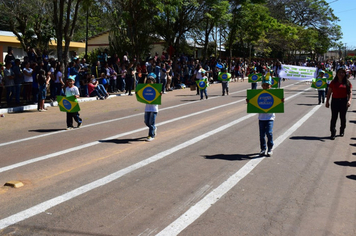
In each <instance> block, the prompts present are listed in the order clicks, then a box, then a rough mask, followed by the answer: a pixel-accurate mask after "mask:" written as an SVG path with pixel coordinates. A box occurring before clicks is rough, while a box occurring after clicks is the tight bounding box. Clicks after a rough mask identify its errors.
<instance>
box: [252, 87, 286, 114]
mask: <svg viewBox="0 0 356 236" xmlns="http://www.w3.org/2000/svg"><path fill="white" fill-rule="evenodd" d="M283 98H284V90H283V89H268V90H266V89H249V90H247V99H248V104H247V113H284V103H283V101H282V100H283Z"/></svg>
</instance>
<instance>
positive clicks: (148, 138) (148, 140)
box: [146, 136, 155, 142]
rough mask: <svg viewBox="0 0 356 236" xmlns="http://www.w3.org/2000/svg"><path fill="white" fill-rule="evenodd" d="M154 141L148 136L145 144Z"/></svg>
mask: <svg viewBox="0 0 356 236" xmlns="http://www.w3.org/2000/svg"><path fill="white" fill-rule="evenodd" d="M154 139H155V138H152V137H151V136H148V137H147V140H146V141H147V142H151V141H152V140H154Z"/></svg>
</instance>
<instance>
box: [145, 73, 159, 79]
mask: <svg viewBox="0 0 356 236" xmlns="http://www.w3.org/2000/svg"><path fill="white" fill-rule="evenodd" d="M148 77H152V78H154V79H156V77H157V76H156V74H155V73H152V72H151V73H149V74H148V76H147V78H148Z"/></svg>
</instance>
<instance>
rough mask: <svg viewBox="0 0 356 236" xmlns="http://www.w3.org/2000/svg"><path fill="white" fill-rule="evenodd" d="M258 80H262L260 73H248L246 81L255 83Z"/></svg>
mask: <svg viewBox="0 0 356 236" xmlns="http://www.w3.org/2000/svg"><path fill="white" fill-rule="evenodd" d="M258 81H262V74H260V73H259V74H249V76H248V82H249V83H256V82H258Z"/></svg>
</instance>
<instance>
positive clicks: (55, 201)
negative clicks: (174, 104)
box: [0, 88, 309, 230]
mask: <svg viewBox="0 0 356 236" xmlns="http://www.w3.org/2000/svg"><path fill="white" fill-rule="evenodd" d="M308 89H309V88H308ZM308 89H306V90H308ZM303 92H304V91H302V92H299V93H303ZM294 96H296V94H295V95H293V96H291V97H289V98H288V99H291V98H293V97H294ZM288 99H286V100H288ZM243 100H244V99H243ZM243 100H240V101H243ZM237 102H239V101H237ZM235 103H236V102H235ZM230 104H231V103H230ZM255 115H256V114H255V113H253V114H248V115H245V116H243V117H241V118H239V119H237V120H234V121H232V122H230V123H228V124H225V125H223V126H221V127H219V128H217V129H214V130H212V131H209V132H207V133H205V134H202V135H200V136H198V137H196V138H193V139H191V140H189V141H186V142H184V143H182V144H180V145H177V146H175V147H173V148H170V149H168V150H166V151H163V152H160V153H158V154H156V155H154V156H152V157H149V158H147V159H145V160H142V161H140V162H138V163H136V164H133V165H131V166H128V167H126V168H124V169H121V170H119V171H117V172H115V173H112V174H110V175H108V176H105V177H103V178H101V179H98V180H96V181H93V182H91V183H89V184H86V185H84V186H82V187H79V188H77V189H74V190H72V191H70V192H68V193H65V194H63V195H61V196H57V197H55V198H52V199H50V200H48V201H45V202H43V203H40V204H38V205H36V206H33V207H31V208H29V209H27V210H24V211H21V212H19V213H16V214H14V215H11V216H9V217H7V218H4V219H2V220H0V230H1V229H4V228H6V227H8V226H10V225H13V224H16V223H18V222H20V221H23V220H26V219H28V218H30V217H32V216H35V215H38V214H40V213H43V212H45V211H46V210H48V209H50V208H52V207H55V206H57V205H59V204H61V203H64V202H66V201H69V200H71V199H73V198H75V197H78V196H80V195H82V194H84V193H86V192H89V191H91V190H94V189H96V188H98V187H101V186H104V185H107V184H108V183H110V182H112V181H115V180H117V179H119V178H121V177H122V176H124V175H126V174H128V173H131V172H133V171H135V170H137V169H140V168H142V167H144V166H147V165H149V164H151V163H153V162H156V161H158V160H161V159H163V158H164V157H166V156H168V155H170V154H172V153H175V152H177V151H179V150H181V149H184V148H186V147H188V146H191V145H193V144H195V143H197V142H199V141H201V140H204V139H206V138H209V137H210V136H212V135H215V134H216V133H219V132H221V131H223V130H226V129H228V128H230V127H232V126H234V125H236V124H238V123H240V122H242V121H244V120H247V119H249V118H251V117H253V116H255ZM145 129H146V128H145ZM109 139H112V138H109ZM95 144H97V143H96V142H95ZM248 163H250V162H248ZM258 163H259V162H257V163H255V165H257V164H258ZM246 168H247V167H245V168H243V169H246ZM253 168H254V166H253ZM253 168H252V169H253ZM252 169H251V170H252ZM237 176H239V175H237ZM241 178H243V177H241ZM230 179H231V177H230ZM227 191H228V190H227ZM213 192H216V191H215V190H214V191H213ZM209 195H210V194H209ZM204 199H205V198H204ZM198 217H199V216H198ZM185 227H187V226H185ZM185 227H184V228H185ZM184 228H183V229H184ZM183 229H182V230H183Z"/></svg>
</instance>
